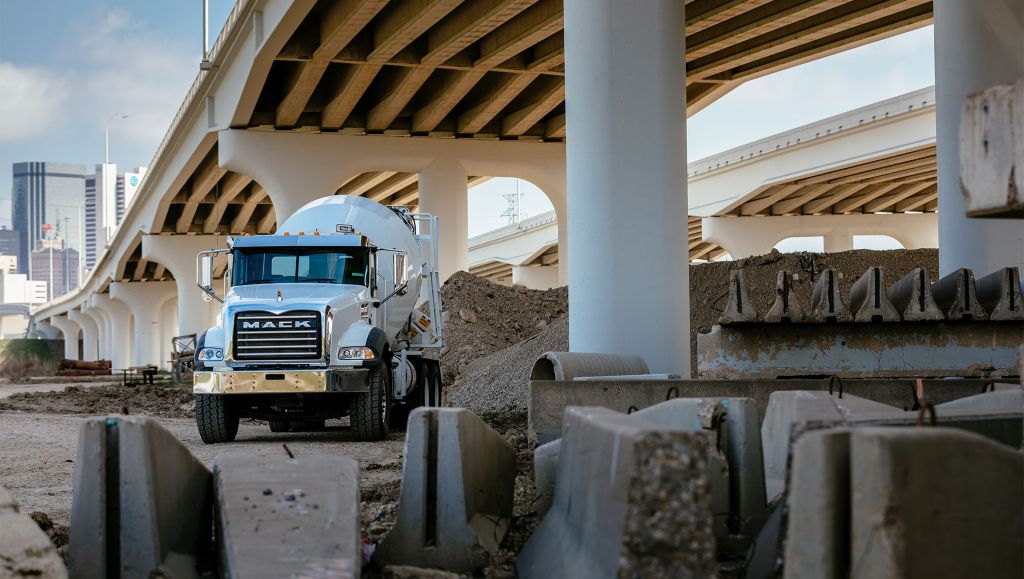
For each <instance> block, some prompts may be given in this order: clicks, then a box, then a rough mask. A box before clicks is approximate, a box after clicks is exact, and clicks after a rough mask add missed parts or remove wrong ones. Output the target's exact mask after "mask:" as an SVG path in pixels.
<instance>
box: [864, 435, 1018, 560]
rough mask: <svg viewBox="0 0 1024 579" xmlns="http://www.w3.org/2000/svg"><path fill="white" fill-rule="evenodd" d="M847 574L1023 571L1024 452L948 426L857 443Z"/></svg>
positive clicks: (872, 436) (868, 436)
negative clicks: (1023, 490) (1023, 491)
mask: <svg viewBox="0 0 1024 579" xmlns="http://www.w3.org/2000/svg"><path fill="white" fill-rule="evenodd" d="M850 464H851V468H850V471H851V483H850V484H851V502H850V515H851V516H850V518H851V526H850V530H851V534H852V538H851V542H850V573H849V575H848V576H849V577H852V578H853V579H859V578H867V577H871V578H876V577H883V578H885V577H894V578H895V577H936V578H946V577H948V578H954V577H1007V578H1010V577H1013V578H1017V577H1024V557H1022V553H1024V493H1021V489H1022V488H1024V454H1022V453H1021V452H1020V451H1016V450H1013V449H1010V448H1007V447H1006V446H1004V445H1001V444H997V443H995V442H993V441H991V440H988V439H986V438H983V437H981V436H977V435H974V434H971V433H968V432H964V431H962V430H958V429H949V428H864V429H859V430H857V431H855V432H854V433H853V435H852V437H851V441H850Z"/></svg>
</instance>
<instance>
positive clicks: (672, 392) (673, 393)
mask: <svg viewBox="0 0 1024 579" xmlns="http://www.w3.org/2000/svg"><path fill="white" fill-rule="evenodd" d="M673 398H679V388H677V387H675V386H673V387H671V388H669V389H668V392H666V393H665V400H672V399H673Z"/></svg>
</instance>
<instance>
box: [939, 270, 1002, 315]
mask: <svg viewBox="0 0 1024 579" xmlns="http://www.w3.org/2000/svg"><path fill="white" fill-rule="evenodd" d="M932 297H933V298H935V303H936V305H938V306H939V309H940V310H942V315H944V316H945V317H946V319H947V320H950V321H958V320H987V319H988V312H987V311H985V308H984V307H982V305H981V302H980V301H978V291H977V282H976V281H975V280H974V272H973V271H971V270H969V269H967V268H963V267H962V268H960V269H957V270H954V271H952V272H950V273H949V274H947V275H946V276H945V277H943V278H942V279H940V280H939V281H937V282H935V283H933V284H932Z"/></svg>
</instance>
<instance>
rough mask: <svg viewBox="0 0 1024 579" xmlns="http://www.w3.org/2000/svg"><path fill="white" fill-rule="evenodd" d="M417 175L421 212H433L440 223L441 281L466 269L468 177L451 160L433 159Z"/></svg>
mask: <svg viewBox="0 0 1024 579" xmlns="http://www.w3.org/2000/svg"><path fill="white" fill-rule="evenodd" d="M419 175H420V185H419V187H420V189H419V191H420V211H422V212H424V213H432V214H433V215H435V216H436V217H437V218H438V222H439V223H438V226H439V227H440V239H439V240H438V245H439V248H440V249H439V253H440V255H439V257H438V261H439V262H440V263H439V264H438V272H439V276H440V279H441V282H442V283H443V282H444V281H445V280H446V279H448V278H449V277H450V276H451V275H452V274H453V273H455V272H457V271H469V190H468V188H467V183H466V180H467V178H468V177H467V176H466V170H465V169H464V168H463V167H462V165H460V164H459V163H458V161H453V160H438V161H434V162H433V163H431V164H430V165H427V166H426V167H424V168H423V170H421V171H420V173H419Z"/></svg>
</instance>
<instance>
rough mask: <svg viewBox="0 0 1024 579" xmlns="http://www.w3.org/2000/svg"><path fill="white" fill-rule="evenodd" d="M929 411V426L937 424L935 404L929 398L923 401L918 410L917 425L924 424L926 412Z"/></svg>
mask: <svg viewBox="0 0 1024 579" xmlns="http://www.w3.org/2000/svg"><path fill="white" fill-rule="evenodd" d="M926 410H927V411H928V418H929V422H930V424H929V426H936V425H937V420H936V419H935V406H934V405H932V403H931V402H928V401H927V400H923V401H921V408H920V409H919V410H918V411H917V425H918V426H924V413H925V411H926Z"/></svg>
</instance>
